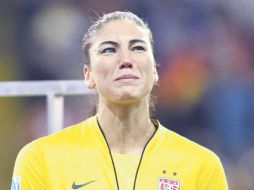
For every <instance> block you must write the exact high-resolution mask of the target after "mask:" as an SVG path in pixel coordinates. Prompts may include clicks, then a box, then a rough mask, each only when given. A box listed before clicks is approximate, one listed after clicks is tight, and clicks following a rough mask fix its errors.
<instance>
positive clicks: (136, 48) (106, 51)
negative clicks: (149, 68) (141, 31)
mask: <svg viewBox="0 0 254 190" xmlns="http://www.w3.org/2000/svg"><path fill="white" fill-rule="evenodd" d="M145 50H146V48H145V47H143V46H134V47H132V48H131V51H145ZM105 53H116V48H114V47H108V48H105V49H103V50H102V51H101V54H105Z"/></svg>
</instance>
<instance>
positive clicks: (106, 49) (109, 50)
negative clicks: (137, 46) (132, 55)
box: [101, 47, 116, 54]
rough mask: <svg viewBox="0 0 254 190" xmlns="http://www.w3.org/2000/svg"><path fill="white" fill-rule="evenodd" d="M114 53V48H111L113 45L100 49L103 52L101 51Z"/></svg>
mask: <svg viewBox="0 0 254 190" xmlns="http://www.w3.org/2000/svg"><path fill="white" fill-rule="evenodd" d="M112 52H113V53H115V52H116V49H115V48H113V47H108V48H105V49H103V50H102V51H101V53H102V54H103V53H112Z"/></svg>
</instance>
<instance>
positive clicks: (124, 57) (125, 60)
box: [119, 50, 133, 69]
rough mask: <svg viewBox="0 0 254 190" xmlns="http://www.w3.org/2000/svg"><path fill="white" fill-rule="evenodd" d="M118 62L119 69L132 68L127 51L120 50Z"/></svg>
mask: <svg viewBox="0 0 254 190" xmlns="http://www.w3.org/2000/svg"><path fill="white" fill-rule="evenodd" d="M119 61H120V64H119V69H132V68H133V63H132V59H131V55H130V52H129V51H127V50H126V51H122V52H121V54H120V60H119Z"/></svg>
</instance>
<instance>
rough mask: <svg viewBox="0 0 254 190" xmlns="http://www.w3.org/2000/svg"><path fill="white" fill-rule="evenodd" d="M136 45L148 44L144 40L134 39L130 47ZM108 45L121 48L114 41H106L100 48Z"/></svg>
mask: <svg viewBox="0 0 254 190" xmlns="http://www.w3.org/2000/svg"><path fill="white" fill-rule="evenodd" d="M135 43H144V44H146V42H145V41H144V40H140V39H132V40H130V42H129V44H130V46H131V45H133V44H135ZM107 44H109V45H113V46H119V45H118V43H117V42H114V41H104V42H101V43H100V45H99V46H98V47H101V46H103V45H107Z"/></svg>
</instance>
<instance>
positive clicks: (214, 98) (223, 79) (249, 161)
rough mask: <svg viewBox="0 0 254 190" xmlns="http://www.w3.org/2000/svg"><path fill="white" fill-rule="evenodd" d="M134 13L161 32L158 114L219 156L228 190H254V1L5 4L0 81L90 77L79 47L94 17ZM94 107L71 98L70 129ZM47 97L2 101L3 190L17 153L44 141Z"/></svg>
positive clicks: (0, 20) (12, 0) (3, 0)
mask: <svg viewBox="0 0 254 190" xmlns="http://www.w3.org/2000/svg"><path fill="white" fill-rule="evenodd" d="M91 10H95V11H96V12H97V13H98V14H99V15H101V14H102V13H107V12H110V11H115V10H130V11H133V12H134V13H136V14H137V15H139V16H140V17H142V18H144V19H145V20H146V21H147V22H148V23H149V26H150V28H151V30H152V32H153V34H154V40H155V47H154V48H155V56H156V60H157V63H158V65H159V66H158V71H159V75H160V81H159V86H158V87H157V89H156V96H157V102H158V103H157V105H156V111H155V113H154V115H155V117H157V118H158V119H159V120H160V121H161V123H162V124H164V125H165V126H167V127H168V128H170V129H172V130H174V131H176V132H178V133H180V134H182V135H184V136H186V137H188V138H190V139H192V140H194V141H195V142H198V143H199V144H201V145H203V146H206V147H208V148H210V149H211V150H213V151H214V152H215V153H216V154H218V155H219V157H220V158H221V160H222V163H223V165H224V167H225V172H226V175H227V178H228V183H229V186H230V189H231V190H253V189H254V181H253V179H254V164H253V163H254V130H253V129H254V2H253V1H252V0H241V2H239V1H237V0H205V1H204V0H181V1H179V0H157V1H155V0H108V1H98V0H62V1H57V0H44V1H42V0H41V1H40V0H22V1H21V0H20V1H19V0H0V80H1V81H16V80H18V81H20V80H69V79H80V80H81V79H83V75H82V67H83V65H82V56H83V53H82V50H81V41H82V37H83V34H84V32H85V31H86V30H87V28H88V26H89V25H90V24H91V20H93V19H91V18H95V17H96V14H95V13H94V12H93V11H91ZM89 110H90V101H89V100H87V98H84V97H67V98H66V99H65V121H64V123H65V126H68V125H71V124H74V123H78V122H80V121H82V120H84V119H85V118H86V117H87V116H88V112H89ZM46 124H47V122H46V99H45V98H0V186H1V189H3V190H5V189H6V190H7V189H10V183H11V175H12V171H13V166H14V162H15V158H16V156H17V154H18V151H19V150H20V149H21V147H22V146H24V145H25V144H26V143H28V142H30V141H32V140H33V139H36V138H38V137H40V136H43V135H46Z"/></svg>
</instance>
